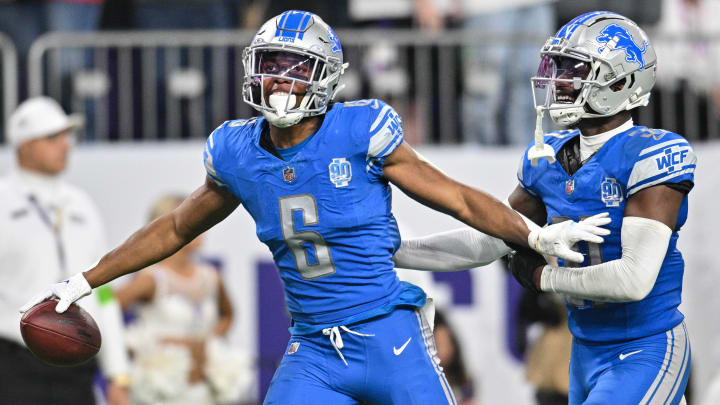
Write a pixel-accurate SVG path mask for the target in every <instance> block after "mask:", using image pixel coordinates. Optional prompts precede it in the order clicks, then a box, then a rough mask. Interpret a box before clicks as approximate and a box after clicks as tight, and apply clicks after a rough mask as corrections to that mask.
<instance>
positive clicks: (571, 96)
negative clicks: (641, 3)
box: [531, 11, 657, 126]
mask: <svg viewBox="0 0 720 405" xmlns="http://www.w3.org/2000/svg"><path fill="white" fill-rule="evenodd" d="M540 57H541V62H540V67H539V68H538V73H537V76H535V77H533V78H531V83H532V86H533V99H534V101H535V106H536V107H538V108H539V109H543V110H547V111H548V112H549V113H550V117H551V118H552V119H553V121H554V122H555V123H557V124H560V125H563V126H569V125H573V124H575V123H577V122H578V121H579V120H580V119H582V118H593V117H607V116H611V115H614V114H617V113H618V112H620V111H623V110H630V109H632V108H635V107H639V106H645V105H647V104H648V101H649V99H650V90H651V89H652V87H653V85H654V84H655V69H656V67H657V56H656V55H655V50H654V48H653V46H652V45H651V44H650V41H649V40H648V37H647V35H645V32H643V30H642V29H640V27H638V26H637V24H635V23H634V22H633V21H631V20H629V19H628V18H626V17H623V16H621V15H619V14H616V13H612V12H607V11H595V12H591V13H587V14H583V15H581V16H579V17H576V18H574V19H573V20H572V21H570V22H569V23H567V24H565V26H563V27H562V28H561V29H560V30H559V31H558V32H557V34H555V36H553V37H550V38H549V39H548V40H547V42H545V45H544V46H543V47H542V49H541V50H540ZM543 91H544V93H545V94H542V93H543ZM538 114H540V112H538Z"/></svg>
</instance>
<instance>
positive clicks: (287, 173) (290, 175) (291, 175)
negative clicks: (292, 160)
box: [283, 166, 295, 183]
mask: <svg viewBox="0 0 720 405" xmlns="http://www.w3.org/2000/svg"><path fill="white" fill-rule="evenodd" d="M283 180H285V183H292V182H293V181H295V168H292V167H290V166H287V167H286V168H284V169H283Z"/></svg>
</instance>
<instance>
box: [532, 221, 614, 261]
mask: <svg viewBox="0 0 720 405" xmlns="http://www.w3.org/2000/svg"><path fill="white" fill-rule="evenodd" d="M610 221H611V219H610V217H609V216H608V213H607V212H603V213H601V214H597V215H593V216H591V217H588V218H585V219H583V220H582V221H580V222H575V221H565V222H561V223H558V224H553V225H549V226H546V227H544V228H540V229H536V230H534V231H531V232H530V235H528V244H529V245H530V247H532V248H533V249H535V250H536V251H537V252H538V253H541V254H544V255H548V256H555V257H559V258H561V259H565V260H569V261H572V262H576V263H582V261H583V255H582V254H581V253H579V252H576V251H574V250H572V247H573V245H575V244H576V243H577V242H580V241H586V242H592V243H602V242H603V240H604V239H603V238H602V237H603V236H607V235H610V230H608V229H605V228H601V227H602V226H604V225H607V224H609V223H610Z"/></svg>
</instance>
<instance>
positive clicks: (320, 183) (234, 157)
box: [204, 100, 425, 332]
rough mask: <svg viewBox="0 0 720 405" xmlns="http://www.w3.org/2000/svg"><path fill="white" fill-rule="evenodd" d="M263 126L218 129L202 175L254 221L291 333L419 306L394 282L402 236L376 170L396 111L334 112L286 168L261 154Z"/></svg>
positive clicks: (349, 106) (231, 124)
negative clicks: (237, 201)
mask: <svg viewBox="0 0 720 405" xmlns="http://www.w3.org/2000/svg"><path fill="white" fill-rule="evenodd" d="M265 125H267V123H266V121H265V118H264V117H256V118H252V119H249V120H236V121H227V122H225V123H224V124H222V125H221V126H220V127H219V128H217V129H216V130H215V131H214V132H213V133H212V134H211V135H210V136H209V137H208V140H207V143H206V147H205V153H204V158H205V167H206V170H207V173H208V175H209V176H210V177H211V178H212V179H214V180H215V181H216V182H217V183H218V184H220V185H221V186H223V187H226V188H227V189H228V190H230V191H231V192H232V193H233V194H234V195H236V196H237V197H238V198H239V199H240V201H241V202H242V204H243V206H244V207H245V209H247V211H248V212H249V213H250V215H251V216H252V217H253V219H254V220H255V224H256V233H257V236H258V238H259V239H260V240H261V241H262V242H263V243H265V244H266V245H267V247H268V248H269V249H270V251H271V252H272V255H273V258H274V260H275V263H276V264H277V267H278V270H279V272H280V277H281V279H282V281H283V284H284V288H285V297H286V300H287V306H288V309H289V311H290V313H291V315H292V318H293V321H294V323H295V325H296V326H297V324H298V323H299V324H301V325H304V326H306V327H305V328H304V330H305V331H306V332H311V329H318V328H320V327H321V326H324V325H328V324H343V323H346V322H350V321H358V320H362V318H363V317H365V318H367V317H370V316H371V315H376V314H380V313H386V312H389V311H390V310H391V308H392V307H393V305H395V304H398V303H399V301H403V302H401V303H406V304H411V305H419V306H422V305H423V303H424V300H425V295H424V293H423V292H422V290H421V289H419V288H418V287H415V286H412V285H409V284H407V283H401V282H400V281H399V280H398V278H397V276H396V273H395V270H394V267H393V262H392V256H393V254H394V253H395V251H396V250H397V248H398V247H399V245H400V233H399V231H398V227H397V223H396V222H395V218H394V217H393V215H392V212H391V200H392V198H391V189H390V185H389V184H388V182H387V180H385V178H384V177H382V169H383V163H384V161H385V159H386V158H387V157H388V156H389V155H390V154H391V153H392V152H393V151H395V149H396V148H397V147H398V146H399V145H400V144H401V143H402V142H403V131H402V125H401V120H400V117H399V116H398V115H397V114H396V113H395V111H394V110H393V109H392V108H391V107H390V106H389V105H387V104H385V103H384V102H382V101H379V100H360V101H354V102H346V103H335V104H333V106H332V108H331V109H329V110H328V111H327V113H326V114H325V118H324V120H323V123H322V125H321V127H320V128H319V129H318V130H317V132H316V133H315V134H314V135H313V136H312V138H311V139H310V140H309V141H308V142H307V143H306V144H305V145H304V146H303V147H302V149H300V151H299V152H297V154H295V155H294V156H293V157H292V158H291V159H289V160H288V161H285V160H282V159H280V158H278V157H276V156H274V155H273V154H271V153H270V152H268V151H267V150H265V149H263V148H262V147H261V146H260V137H261V134H262V131H263V127H264V126H265ZM308 325H310V326H308ZM296 331H297V329H296Z"/></svg>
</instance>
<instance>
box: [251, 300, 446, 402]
mask: <svg viewBox="0 0 720 405" xmlns="http://www.w3.org/2000/svg"><path fill="white" fill-rule="evenodd" d="M428 301H429V304H427V305H426V306H425V307H423V308H398V309H396V310H395V311H393V312H392V313H390V314H387V315H383V316H380V317H377V318H372V319H369V320H367V321H363V322H360V323H356V324H352V325H347V326H346V328H342V327H340V328H335V331H330V330H326V331H325V333H329V334H323V332H318V333H315V334H312V335H303V336H299V335H293V336H291V338H290V341H289V343H288V346H287V349H286V350H285V355H284V357H283V360H282V362H281V363H280V366H279V367H278V369H277V371H276V372H275V376H274V377H273V379H272V382H271V384H270V389H269V390H268V394H267V396H266V397H265V401H264V404H265V405H318V404H319V405H350V404H364V405H365V404H372V405H391V404H393V405H413V404H418V405H434V404H451V405H455V399H454V397H453V394H452V391H451V389H450V386H449V384H448V382H447V380H446V379H445V375H444V373H443V372H442V369H441V368H440V366H439V360H438V357H437V350H436V348H435V339H434V337H433V334H432V328H431V326H430V325H431V323H432V318H433V316H434V315H433V314H434V310H433V309H432V303H431V300H428ZM333 334H336V336H334V337H333V339H334V340H335V345H333V343H332V342H331V340H330V337H331V335H333ZM338 335H339V337H338ZM363 335H364V336H363ZM339 342H341V343H339ZM336 347H337V350H336ZM341 355H342V358H341ZM343 358H344V361H343ZM346 363H347V364H346Z"/></svg>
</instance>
